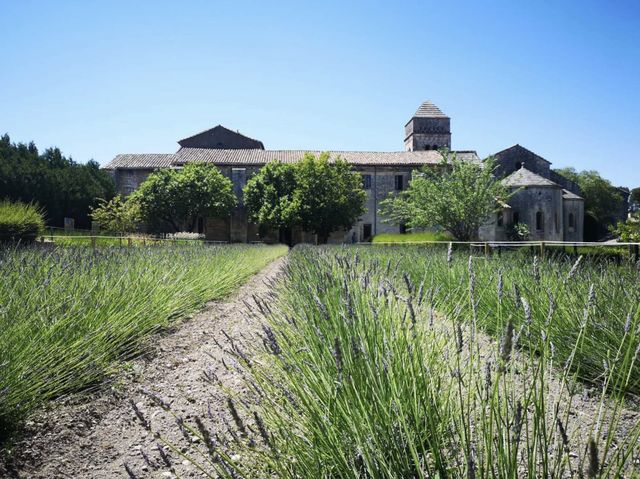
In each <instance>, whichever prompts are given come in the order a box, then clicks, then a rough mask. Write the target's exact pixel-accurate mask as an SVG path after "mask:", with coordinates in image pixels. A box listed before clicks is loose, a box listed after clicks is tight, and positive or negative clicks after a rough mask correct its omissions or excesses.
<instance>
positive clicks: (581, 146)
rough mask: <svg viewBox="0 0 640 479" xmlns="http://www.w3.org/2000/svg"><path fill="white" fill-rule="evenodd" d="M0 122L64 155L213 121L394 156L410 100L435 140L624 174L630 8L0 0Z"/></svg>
mask: <svg viewBox="0 0 640 479" xmlns="http://www.w3.org/2000/svg"><path fill="white" fill-rule="evenodd" d="M0 7H1V10H0V11H1V12H2V15H1V16H0V53H1V54H2V56H1V59H0V61H1V65H2V67H1V68H0V132H8V133H9V134H10V135H11V137H12V139H13V140H15V141H24V142H26V141H30V140H34V141H35V142H36V144H37V145H38V146H39V147H40V148H41V149H42V148H44V147H47V146H51V145H56V146H59V147H60V148H61V149H62V150H63V152H64V153H65V154H67V155H71V156H73V158H74V159H76V160H78V161H83V162H84V161H87V160H89V159H90V158H94V159H96V160H98V161H99V162H100V163H102V164H104V163H106V162H108V161H109V160H110V159H111V158H112V157H113V156H115V155H116V154H118V153H143V152H146V153H165V152H166V153H170V152H173V151H175V150H176V149H177V144H176V141H177V140H178V139H180V138H183V137H185V136H189V135H190V134H192V133H195V132H198V131H201V130H204V129H206V128H208V127H211V126H215V125H217V124H219V123H221V124H223V125H225V126H227V127H230V128H233V129H238V130H240V131H241V132H242V133H245V134H247V135H248V136H251V137H254V138H258V139H260V140H262V141H263V142H264V143H265V146H266V147H267V148H269V149H298V148H300V149H304V148H309V149H333V150H401V149H403V127H404V124H405V122H406V121H407V120H408V119H409V118H410V116H411V115H412V113H413V112H414V111H415V110H416V108H417V107H418V106H419V105H420V103H421V102H422V101H423V100H425V99H430V100H432V101H433V102H434V103H435V104H437V105H438V106H439V107H440V108H441V109H442V110H443V111H444V112H445V113H447V114H448V115H449V116H450V117H451V125H452V133H453V137H452V138H453V145H452V146H453V148H454V149H475V150H477V151H478V152H479V153H480V154H481V155H482V156H486V155H489V154H491V153H494V152H497V151H499V150H501V149H503V148H505V147H507V146H510V145H512V144H515V143H520V144H522V145H524V146H526V147H527V148H529V149H531V150H533V151H535V152H537V153H538V154H540V155H542V156H544V157H545V158H547V159H548V160H550V161H551V162H552V163H553V166H554V167H556V168H560V167H565V166H574V167H576V168H577V169H596V170H598V171H600V172H601V173H602V174H603V175H604V176H605V177H607V178H609V179H610V180H612V181H613V182H614V183H615V184H619V185H625V186H629V187H635V186H640V94H639V93H640V28H638V25H639V24H640V3H638V2H634V1H628V2H625V1H623V0H621V1H616V2H611V1H604V0H603V1H585V0H583V1H572V2H568V1H565V2H563V1H535V2H520V1H483V0H479V1H474V2H456V1H451V2H442V1H437V2H428V1H413V2H412V1H393V2H392V1H388V2H379V1H368V2H346V1H342V2H338V1H330V0H326V1H321V2H300V1H297V2H268V1H255V2H244V1H201V2H199V1H180V2H178V1H173V2H163V1H154V2H143V1H140V2H116V1H112V2H88V1H76V2H65V1H56V2H44V1H42V2H34V1H28V0H27V1H22V0H20V1H18V0H16V1H12V2H8V1H6V0H0Z"/></svg>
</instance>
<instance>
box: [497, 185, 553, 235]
mask: <svg viewBox="0 0 640 479" xmlns="http://www.w3.org/2000/svg"><path fill="white" fill-rule="evenodd" d="M562 201H563V200H562V189H561V188H559V187H526V188H523V189H521V190H519V191H518V192H517V193H516V194H515V195H513V196H512V197H511V198H510V199H509V205H510V206H511V215H512V221H515V218H516V216H518V217H519V222H520V223H525V224H526V225H527V226H528V227H529V232H530V234H531V236H530V239H531V240H533V241H543V240H547V241H562V240H563V209H562ZM538 212H540V213H541V214H542V220H543V221H542V224H541V226H542V228H541V229H538V228H537V227H536V215H537V213H538Z"/></svg>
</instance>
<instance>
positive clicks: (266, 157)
mask: <svg viewBox="0 0 640 479" xmlns="http://www.w3.org/2000/svg"><path fill="white" fill-rule="evenodd" d="M305 153H311V154H313V155H316V156H318V155H320V154H321V153H322V152H321V151H313V150H312V151H308V150H209V149H199V148H183V149H181V150H180V151H178V153H177V154H176V157H177V158H176V163H177V164H183V163H186V162H189V161H205V162H209V163H215V164H217V165H264V164H266V163H268V162H269V161H272V160H280V161H282V162H283V163H296V162H297V161H300V159H301V158H302V157H303V156H304V154H305ZM328 153H329V155H330V156H331V158H337V157H340V158H342V159H344V160H346V161H347V162H349V163H351V164H354V165H424V164H436V163H439V162H440V161H441V159H442V157H441V155H440V153H438V152H437V151H414V152H405V151H393V152H381V151H329V152H328Z"/></svg>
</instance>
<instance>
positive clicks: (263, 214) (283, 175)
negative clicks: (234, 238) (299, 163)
mask: <svg viewBox="0 0 640 479" xmlns="http://www.w3.org/2000/svg"><path fill="white" fill-rule="evenodd" d="M295 189H296V169H295V166H294V165H292V164H287V163H282V162H280V161H271V162H269V163H267V164H266V165H265V166H264V167H262V168H261V169H260V171H259V172H258V173H257V174H255V175H254V176H253V177H252V178H251V179H249V181H247V184H246V186H245V188H244V203H245V205H246V207H247V211H248V212H249V217H250V218H251V220H252V221H255V222H256V223H258V224H259V225H260V227H261V229H264V228H274V229H279V230H281V231H283V232H284V236H285V238H286V242H287V244H291V240H292V238H291V229H292V227H293V226H294V225H295V223H296V221H297V219H298V208H297V205H296V203H295V201H294V194H295Z"/></svg>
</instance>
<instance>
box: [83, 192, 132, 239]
mask: <svg viewBox="0 0 640 479" xmlns="http://www.w3.org/2000/svg"><path fill="white" fill-rule="evenodd" d="M91 218H93V220H94V221H97V222H98V223H99V224H100V227H101V228H103V229H105V230H107V231H113V232H118V233H127V232H130V231H134V230H135V229H136V227H137V225H138V223H140V220H141V215H140V206H139V205H138V204H137V203H136V202H135V201H126V200H125V199H124V198H123V197H122V196H120V195H116V196H114V197H113V198H112V199H111V200H109V201H107V200H104V199H101V200H99V206H97V207H96V208H93V210H92V211H91Z"/></svg>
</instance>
